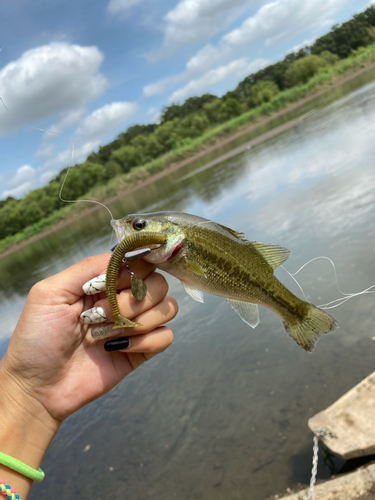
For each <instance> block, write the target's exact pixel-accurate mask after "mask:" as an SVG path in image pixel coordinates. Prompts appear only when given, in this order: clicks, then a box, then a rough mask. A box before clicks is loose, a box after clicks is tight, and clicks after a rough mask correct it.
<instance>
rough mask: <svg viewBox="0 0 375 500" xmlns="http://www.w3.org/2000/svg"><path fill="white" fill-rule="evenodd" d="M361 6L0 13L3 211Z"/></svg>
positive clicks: (228, 5) (42, 1)
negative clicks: (103, 148)
mask: <svg viewBox="0 0 375 500" xmlns="http://www.w3.org/2000/svg"><path fill="white" fill-rule="evenodd" d="M370 3H373V2H370ZM368 4H369V2H368V0H367V1H363V0H353V1H349V0H303V1H302V0H273V1H267V0H266V1H264V0H103V1H102V0H90V1H89V0H76V1H75V2H66V1H62V0H52V1H51V0H33V1H32V2H30V1H28V0H12V1H11V2H5V1H2V2H1V3H0V46H3V48H2V50H1V51H0V98H1V99H2V100H3V102H4V104H5V106H6V107H4V106H2V105H1V103H0V199H1V198H4V197H6V196H8V195H12V196H15V197H20V196H22V195H23V194H25V193H26V192H28V191H30V190H31V189H34V188H36V187H39V186H41V185H44V184H46V183H47V182H48V181H49V180H50V179H51V178H53V177H54V176H55V175H56V173H57V172H59V171H60V170H61V169H62V168H64V167H66V166H68V165H69V164H71V163H73V164H75V163H78V162H80V161H83V160H84V159H85V158H86V157H87V155H88V154H90V152H92V151H94V150H96V149H97V148H98V147H99V146H100V145H101V144H106V143H107V142H109V141H111V140H113V139H114V138H115V137H116V136H117V135H118V134H119V133H120V132H122V131H124V130H126V128H127V127H129V126H130V125H133V124H135V123H151V122H155V121H157V120H158V116H159V113H160V110H161V108H162V107H163V106H164V105H168V104H170V103H171V102H183V101H184V100H185V99H186V98H188V97H190V96H192V95H201V94H203V93H205V92H211V93H214V94H216V95H222V94H224V93H225V92H226V91H227V90H230V89H233V88H234V87H235V86H236V84H237V83H238V82H239V81H240V80H242V79H243V78H244V77H245V76H246V75H248V74H250V73H252V72H254V71H257V70H258V69H260V68H261V67H264V66H266V65H267V64H269V63H271V62H276V61H277V60H280V59H282V58H283V57H284V56H285V54H287V53H288V52H290V51H291V50H293V49H295V48H298V47H299V46H301V45H303V44H306V43H309V42H311V41H312V40H314V38H316V37H318V36H320V35H322V34H324V33H326V32H327V31H329V29H330V28H331V26H332V25H333V24H335V23H341V22H343V21H346V20H348V19H349V18H350V17H351V16H352V15H353V14H354V13H356V12H358V11H359V10H362V9H364V8H365V7H366V6H367V5H368ZM39 129H42V130H39ZM48 131H50V132H48ZM51 132H55V134H53V133H51ZM56 133H58V134H63V136H61V135H56ZM73 145H74V148H73ZM73 151H74V152H73Z"/></svg>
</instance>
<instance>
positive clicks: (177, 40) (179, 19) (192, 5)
mask: <svg viewBox="0 0 375 500" xmlns="http://www.w3.org/2000/svg"><path fill="white" fill-rule="evenodd" d="M258 1H259V0H253V1H251V0H181V1H180V2H179V3H178V4H177V5H176V7H175V8H174V9H172V10H170V11H169V12H168V13H167V14H166V16H165V17H164V20H165V21H166V23H167V26H166V30H165V38H164V47H165V48H168V47H172V48H173V49H174V48H176V46H179V45H183V44H191V43H197V42H201V41H202V40H208V39H209V38H211V37H212V36H213V35H215V34H216V33H219V32H220V31H221V30H223V29H227V28H228V27H229V26H230V25H231V24H232V23H233V21H235V19H237V18H238V17H239V16H240V15H241V14H242V13H243V11H244V9H245V8H246V7H248V6H249V5H250V4H252V3H258Z"/></svg>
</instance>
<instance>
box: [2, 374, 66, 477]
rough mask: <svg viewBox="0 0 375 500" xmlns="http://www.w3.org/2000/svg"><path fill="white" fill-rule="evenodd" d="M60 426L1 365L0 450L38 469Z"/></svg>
mask: <svg viewBox="0 0 375 500" xmlns="http://www.w3.org/2000/svg"><path fill="white" fill-rule="evenodd" d="M59 426H60V423H59V422H58V421H56V420H55V419H53V418H52V416H51V415H50V414H49V413H48V411H47V410H46V409H45V408H44V407H43V405H42V404H41V403H40V402H39V401H37V399H36V398H35V397H33V396H31V395H30V394H28V393H27V392H26V391H25V390H24V389H23V388H22V387H21V386H20V385H19V384H17V383H16V382H15V380H13V379H12V378H11V377H9V376H7V375H6V373H5V372H4V370H3V369H2V367H1V368H0V451H1V452H3V453H6V454H7V455H10V456H12V457H13V458H16V459H17V460H20V461H21V462H24V463H25V464H27V465H29V466H30V467H32V468H34V469H38V468H39V467H40V464H41V462H42V460H43V457H44V454H45V452H46V451H47V449H48V447H49V445H50V443H51V441H52V439H53V438H54V436H55V434H56V432H57V430H58V428H59ZM2 467H3V466H2Z"/></svg>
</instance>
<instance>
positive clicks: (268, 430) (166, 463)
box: [0, 84, 375, 500]
mask: <svg viewBox="0 0 375 500" xmlns="http://www.w3.org/2000/svg"><path fill="white" fill-rule="evenodd" d="M374 88H375V85H374V84H370V85H368V86H367V87H364V88H361V89H360V90H358V91H356V92H355V93H352V94H351V95H349V96H347V97H345V98H344V99H342V100H341V101H338V102H335V103H333V104H331V105H329V106H328V107H326V108H323V109H320V110H319V111H317V112H314V113H311V114H310V115H309V116H308V117H306V118H305V119H304V120H303V121H301V122H300V123H299V124H298V125H296V126H295V127H294V128H293V129H291V130H289V131H287V132H285V133H283V134H281V135H279V136H277V137H274V138H272V139H270V140H268V141H267V142H265V143H262V144H258V145H257V146H255V147H253V148H252V149H250V150H246V151H245V152H244V153H242V154H241V155H239V156H237V157H235V158H231V159H228V160H226V161H225V162H222V163H219V164H217V165H211V167H210V168H205V169H201V170H199V169H200V168H201V167H203V165H202V164H200V163H199V161H198V162H197V163H196V164H195V165H193V166H189V167H187V168H185V169H182V170H181V171H178V172H174V173H173V174H171V175H170V176H169V177H168V178H162V179H160V180H159V181H158V182H156V183H155V184H153V185H148V186H147V187H146V188H144V189H142V190H141V191H134V192H133V193H131V194H130V195H128V196H126V198H124V199H122V200H118V201H117V202H116V203H114V204H113V206H111V209H112V211H113V212H114V216H115V217H122V216H124V215H125V214H127V213H134V212H140V211H157V210H166V209H168V210H183V211H187V212H191V213H196V214H197V215H201V216H208V217H210V218H213V219H215V220H217V221H219V222H221V223H222V224H225V225H228V226H231V227H233V228H235V229H242V230H245V231H246V233H247V235H248V236H249V238H251V239H255V240H259V241H265V242H274V243H279V244H281V245H284V246H286V247H288V248H289V249H290V250H292V256H291V258H290V260H289V261H288V262H287V263H286V267H287V268H288V269H290V270H292V271H293V270H296V269H297V268H298V267H299V266H300V265H302V264H303V263H304V262H306V261H307V260H309V259H310V258H312V257H315V256H317V255H327V256H329V257H331V258H332V259H333V260H334V261H335V263H336V266H337V272H338V276H339V280H340V286H341V287H342V288H343V289H344V290H345V291H347V292H354V291H358V290H361V289H364V288H366V287H367V286H369V285H371V284H373V283H372V282H375V269H374V262H373V261H374V248H375V244H374V221H373V219H374V217H373V204H374V200H375V191H374V183H375V174H374V170H373V168H372V167H373V158H374V153H375V151H374V149H375V145H374V141H373V137H374V132H375V130H374V127H375V126H374V123H375V97H374ZM341 91H342V89H340V90H338V92H341ZM242 140H243V139H242ZM109 234H110V233H109V225H108V216H107V214H106V212H104V211H103V212H102V211H97V212H95V213H93V214H92V215H91V216H90V217H85V218H84V219H80V220H77V221H76V223H75V224H73V225H72V226H68V227H67V228H65V229H64V230H62V231H61V232H59V233H54V234H52V235H50V236H49V237H48V238H45V239H44V240H41V241H39V242H36V243H35V244H34V245H32V246H30V247H27V248H25V249H24V250H23V251H20V252H17V253H16V254H14V255H12V256H10V257H9V258H7V259H4V260H3V261H1V262H0V279H1V287H0V288H1V292H0V293H1V294H2V295H1V305H0V307H1V313H2V317H3V318H6V321H5V327H4V329H3V336H7V335H9V334H10V332H11V331H12V328H13V326H14V321H15V320H16V318H17V317H18V316H17V314H18V313H19V311H20V307H21V303H22V301H23V300H24V297H25V294H26V293H27V290H28V289H29V287H30V286H31V285H32V283H34V282H35V281H37V280H38V279H40V278H42V277H44V276H45V275H49V274H51V273H53V272H56V271H58V270H60V269H62V268H64V267H66V266H67V265H69V264H71V263H73V262H76V261H77V260H79V259H80V258H81V257H83V256H86V255H89V254H93V253H97V252H101V251H105V250H107V249H108V248H109ZM278 275H279V276H280V278H281V279H282V280H283V281H284V282H285V283H286V284H287V286H289V287H290V288H291V289H293V291H294V292H296V293H299V291H298V289H297V287H296V286H295V285H294V284H293V282H291V280H289V279H288V277H287V275H286V274H285V273H284V272H283V270H279V271H278ZM299 280H300V282H301V284H302V286H303V288H304V290H305V293H306V294H307V295H308V296H309V297H310V298H311V300H312V301H313V302H318V303H322V302H326V301H328V300H332V299H334V298H336V297H337V296H338V292H337V290H336V287H335V283H334V275H333V272H332V269H331V268H330V267H329V266H328V265H327V263H326V262H316V263H314V264H311V265H310V266H308V267H306V268H305V269H304V270H303V272H301V274H300V275H299ZM371 281H372V282H371ZM170 290H171V293H172V294H173V295H175V296H176V298H177V299H178V301H179V304H180V313H179V315H178V317H177V318H176V320H174V331H175V334H176V339H175V342H174V344H173V345H172V346H171V348H170V349H168V350H167V352H165V353H164V354H163V355H162V356H159V357H157V358H155V359H153V360H152V361H151V362H150V363H148V364H147V365H146V366H144V367H142V369H141V370H138V371H137V372H136V373H134V374H133V375H132V376H131V377H130V378H129V379H128V380H127V381H126V382H124V383H123V384H121V385H120V386H119V387H117V388H116V389H114V390H113V391H112V392H111V393H110V394H109V395H107V396H106V397H105V398H103V399H101V400H100V401H98V402H95V403H94V404H92V405H90V406H89V407H87V408H83V409H82V410H80V411H79V412H78V413H77V414H75V415H74V416H73V417H72V418H70V419H68V421H67V422H66V423H65V424H64V425H63V427H62V429H61V432H60V434H59V435H58V436H57V438H56V440H55V441H54V443H53V445H52V447H51V448H50V450H49V452H48V455H47V457H46V459H45V461H44V463H43V467H44V469H45V470H46V473H47V479H46V480H45V481H44V482H43V483H42V484H41V485H36V487H34V490H33V491H32V494H31V496H30V498H31V499H32V498H41V499H44V498H47V497H51V496H56V491H57V490H58V491H59V497H60V498H70V496H71V494H72V489H73V490H74V493H75V494H77V495H81V496H82V497H85V498H86V497H87V498H88V497H93V498H97V499H99V498H103V499H104V498H106V497H108V496H112V497H113V498H124V497H125V496H126V497H129V498H137V499H146V498H147V499H148V498H150V497H152V498H154V499H163V500H164V499H165V498H178V499H181V500H183V499H189V500H190V499H191V498H200V499H203V500H208V499H211V498H215V499H219V500H220V499H228V498H231V499H242V498H245V497H251V498H252V499H253V500H261V499H262V500H263V499H264V498H266V496H267V495H271V494H275V493H279V492H281V491H282V490H284V489H285V488H286V487H287V486H293V484H295V483H298V482H303V483H307V482H308V480H309V474H310V468H311V444H312V440H311V435H310V433H309V431H308V429H307V425H306V422H307V419H308V418H309V417H310V416H312V415H313V414H314V413H316V412H317V411H319V410H321V409H323V408H324V407H326V406H328V405H329V404H331V403H332V402H333V401H334V400H335V399H336V398H337V397H339V396H340V395H341V394H342V393H343V392H345V391H346V390H348V389H349V388H351V387H352V386H353V385H354V384H355V383H357V382H359V381H360V380H361V379H362V378H363V377H364V376H366V375H368V373H370V372H371V371H372V370H373V357H374V353H373V349H374V347H375V343H373V342H372V343H371V340H370V339H371V336H373V324H374V320H375V312H374V307H373V304H374V296H366V297H359V298H355V299H353V300H351V301H350V302H348V303H347V304H346V305H345V306H343V307H341V308H338V309H337V310H335V311H334V312H335V317H336V318H337V319H338V321H339V323H340V325H341V328H340V330H339V331H338V332H335V333H333V334H331V335H328V336H326V337H325V338H324V339H322V340H321V341H320V342H319V344H318V346H317V348H316V350H315V352H314V353H313V354H312V355H308V354H307V353H305V352H304V351H302V350H301V349H300V348H298V346H296V345H295V343H294V342H292V341H291V340H290V339H289V338H288V336H287V334H286V333H285V331H284V329H283V326H282V323H281V321H280V320H279V318H278V317H277V316H276V315H275V314H273V313H272V312H271V311H269V310H266V309H262V310H261V323H260V325H259V327H258V328H257V329H256V330H254V331H253V330H251V329H250V328H249V327H248V326H247V325H245V324H244V323H243V322H242V321H241V320H240V319H239V318H238V317H237V315H236V314H235V313H234V312H233V311H232V310H231V309H230V307H229V306H228V304H227V303H226V301H225V300H224V299H221V298H219V297H213V296H205V304H204V305H202V304H198V303H195V302H193V301H192V299H190V297H188V296H187V295H186V294H185V292H184V291H183V290H182V287H181V285H180V284H179V283H177V282H176V280H173V279H170ZM349 367H350V369H349ZM87 444H90V445H91V448H90V450H89V451H88V452H84V451H83V450H84V449H85V447H86V445H87ZM329 474H330V472H329V470H328V469H327V468H324V467H320V469H319V477H320V478H323V477H328V476H329ZM67 477H69V478H70V480H69V482H68V481H67V480H66V478H67ZM97 477H100V482H99V481H97V480H96V479H95V478H97Z"/></svg>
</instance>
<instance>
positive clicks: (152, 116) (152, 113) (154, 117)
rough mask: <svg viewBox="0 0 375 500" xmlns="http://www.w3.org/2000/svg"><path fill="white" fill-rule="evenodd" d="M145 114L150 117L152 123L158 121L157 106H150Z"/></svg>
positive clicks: (159, 113)
mask: <svg viewBox="0 0 375 500" xmlns="http://www.w3.org/2000/svg"><path fill="white" fill-rule="evenodd" d="M147 115H148V116H149V117H150V120H151V121H152V123H159V122H160V115H161V111H160V109H158V108H150V109H149V110H148V111H147Z"/></svg>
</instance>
